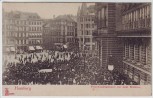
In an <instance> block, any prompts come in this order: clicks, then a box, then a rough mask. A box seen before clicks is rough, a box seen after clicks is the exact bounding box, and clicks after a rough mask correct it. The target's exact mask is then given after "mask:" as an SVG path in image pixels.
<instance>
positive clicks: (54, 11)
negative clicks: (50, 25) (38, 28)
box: [3, 3, 94, 19]
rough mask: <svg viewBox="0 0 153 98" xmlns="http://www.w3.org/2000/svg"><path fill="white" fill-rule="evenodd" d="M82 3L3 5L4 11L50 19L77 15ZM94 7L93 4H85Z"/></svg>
mask: <svg viewBox="0 0 153 98" xmlns="http://www.w3.org/2000/svg"><path fill="white" fill-rule="evenodd" d="M81 5H82V3H4V4H3V9H4V10H5V11H23V12H34V13H38V14H39V16H40V17H41V18H44V19H51V18H53V16H54V15H55V17H56V16H58V15H64V14H72V15H77V11H78V7H79V6H80V7H81ZM87 5H88V6H89V5H94V3H87Z"/></svg>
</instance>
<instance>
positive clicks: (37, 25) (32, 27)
mask: <svg viewBox="0 0 153 98" xmlns="http://www.w3.org/2000/svg"><path fill="white" fill-rule="evenodd" d="M27 14H29V15H28V16H29V17H28V21H29V32H28V33H29V46H33V47H35V48H36V49H42V47H41V46H42V42H43V41H42V33H43V28H42V26H43V20H42V19H41V18H40V16H39V15H38V14H37V13H27Z"/></svg>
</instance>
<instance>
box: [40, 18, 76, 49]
mask: <svg viewBox="0 0 153 98" xmlns="http://www.w3.org/2000/svg"><path fill="white" fill-rule="evenodd" d="M43 28H44V30H43V32H44V34H43V39H44V40H43V42H44V47H45V48H46V49H52V50H55V49H57V47H58V46H60V47H61V46H63V45H66V47H67V49H68V50H73V49H74V47H75V48H77V47H76V46H77V35H76V34H77V33H76V21H75V20H74V19H73V18H72V16H71V15H61V16H57V17H56V18H54V19H51V20H49V22H47V23H46V24H45V25H44V26H43Z"/></svg>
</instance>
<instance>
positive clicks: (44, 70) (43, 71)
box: [39, 69, 53, 73]
mask: <svg viewBox="0 0 153 98" xmlns="http://www.w3.org/2000/svg"><path fill="white" fill-rule="evenodd" d="M52 71H53V70H52V69H41V70H39V72H40V73H45V72H52Z"/></svg>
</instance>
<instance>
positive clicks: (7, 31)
mask: <svg viewBox="0 0 153 98" xmlns="http://www.w3.org/2000/svg"><path fill="white" fill-rule="evenodd" d="M3 15H4V17H3V30H2V32H3V46H4V48H3V49H4V50H7V51H14V52H15V51H16V52H18V51H20V52H21V51H27V50H28V49H29V46H34V45H35V44H34V43H31V39H32V38H31V35H34V34H32V33H33V32H31V28H33V27H32V26H31V25H30V23H31V21H32V20H31V17H32V16H34V15H35V16H37V17H38V15H37V14H35V13H28V12H20V11H11V12H5V11H4V10H3ZM35 18H36V17H35ZM41 29H42V27H41ZM39 35H42V32H40V33H39ZM40 37H41V36H40ZM40 37H39V38H40ZM33 39H37V35H36V36H34V37H33ZM40 39H41V40H42V38H40ZM40 42H42V41H40ZM39 45H41V43H39ZM35 48H36V47H35Z"/></svg>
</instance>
